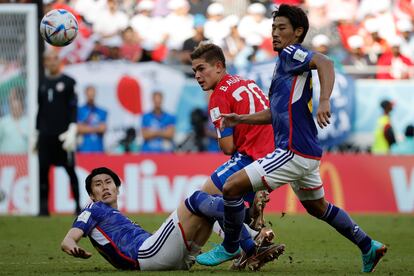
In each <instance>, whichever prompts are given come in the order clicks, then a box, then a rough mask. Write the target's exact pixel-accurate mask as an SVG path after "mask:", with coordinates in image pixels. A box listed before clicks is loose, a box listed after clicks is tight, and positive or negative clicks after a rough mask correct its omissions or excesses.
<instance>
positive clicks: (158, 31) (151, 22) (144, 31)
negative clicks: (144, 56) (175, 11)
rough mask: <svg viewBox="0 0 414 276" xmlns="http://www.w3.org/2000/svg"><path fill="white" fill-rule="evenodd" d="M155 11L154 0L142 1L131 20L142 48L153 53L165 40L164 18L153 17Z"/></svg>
mask: <svg viewBox="0 0 414 276" xmlns="http://www.w3.org/2000/svg"><path fill="white" fill-rule="evenodd" d="M153 9H154V2H153V1H152V0H142V1H140V2H139V3H138V4H137V6H136V11H137V14H136V15H135V16H133V17H132V18H131V21H130V25H131V27H132V28H133V29H134V31H135V32H136V33H137V35H138V38H139V40H140V43H141V47H142V48H143V49H144V50H146V51H152V50H154V49H155V48H156V46H157V45H158V44H160V43H161V42H162V41H163V39H164V33H163V31H162V28H163V27H162V24H163V23H162V20H163V19H162V18H159V17H152V16H151V12H152V10H153Z"/></svg>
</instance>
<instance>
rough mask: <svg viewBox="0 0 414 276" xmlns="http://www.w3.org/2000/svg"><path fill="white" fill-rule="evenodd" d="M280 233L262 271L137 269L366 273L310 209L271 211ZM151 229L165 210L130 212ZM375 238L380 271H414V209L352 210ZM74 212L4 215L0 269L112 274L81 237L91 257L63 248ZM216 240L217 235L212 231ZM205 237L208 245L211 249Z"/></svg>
mask: <svg viewBox="0 0 414 276" xmlns="http://www.w3.org/2000/svg"><path fill="white" fill-rule="evenodd" d="M266 217H267V219H268V221H270V222H271V223H272V225H273V229H274V230H275V232H276V235H277V238H276V240H277V242H279V243H285V244H286V252H285V254H284V255H282V256H281V257H280V258H279V260H276V261H275V262H272V263H269V264H267V265H266V266H265V267H263V268H262V270H261V271H260V272H251V271H247V270H246V271H243V272H234V271H230V270H229V269H228V267H229V263H226V264H222V265H220V266H218V267H214V268H208V267H203V266H200V265H195V266H194V267H193V268H192V269H191V270H190V271H189V272H182V271H180V272H174V271H172V272H139V273H141V274H144V275H185V274H187V275H213V274H219V275H239V274H241V273H243V274H251V273H255V275H267V274H269V275H270V274H272V275H276V274H277V275H355V274H362V273H361V272H360V270H361V257H360V253H359V250H358V249H357V248H356V247H355V246H354V245H353V244H351V243H350V242H348V241H347V240H346V239H344V238H343V237H341V236H340V235H339V234H337V233H336V232H335V230H333V229H332V228H331V227H329V226H328V225H326V224H325V223H324V222H322V221H319V220H316V219H313V218H312V217H310V216H309V215H285V216H283V217H282V216H280V215H278V214H276V215H267V216H266ZM130 218H131V219H132V220H134V221H136V222H137V223H138V224H140V225H141V226H143V227H144V228H146V229H148V230H151V231H153V230H155V229H156V228H158V226H159V225H160V224H161V222H162V221H163V220H164V219H165V218H166V215H148V214H146V215H139V216H130ZM353 218H354V219H355V220H356V221H357V222H358V223H359V225H360V226H361V227H362V228H363V229H364V230H365V231H366V232H367V233H369V234H370V235H371V236H372V237H373V238H374V239H378V240H380V241H382V242H384V243H386V244H387V245H388V247H389V251H388V253H387V254H386V255H385V257H384V258H383V260H382V261H381V263H380V264H379V265H378V266H377V270H376V272H375V274H376V275H414V249H413V247H414V216H413V215H390V214H387V215H385V214H384V215H353ZM72 220H73V217H71V216H52V217H50V218H38V217H19V216H17V217H8V216H3V217H0V275H90V274H96V275H114V274H131V273H134V274H135V273H138V272H131V271H126V272H123V271H117V270H116V269H114V268H113V267H112V266H111V265H110V264H108V263H107V262H106V261H105V260H104V259H103V258H102V257H101V256H100V255H99V254H98V253H97V252H96V251H95V250H94V249H93V247H92V246H91V245H90V243H89V240H88V239H83V240H82V241H81V245H82V246H83V247H84V248H86V249H87V250H89V251H91V252H92V253H93V256H92V257H91V258H90V259H88V260H82V259H75V258H73V257H70V256H68V255H66V254H65V253H63V252H62V251H61V250H60V242H61V240H62V239H63V236H64V235H65V234H66V231H67V230H68V229H69V227H70V226H71V223H72ZM211 240H212V241H213V242H218V241H219V238H217V237H216V235H215V234H214V233H213V236H212V238H211ZM211 246H212V243H207V244H206V246H205V247H204V249H209V248H210V247H211Z"/></svg>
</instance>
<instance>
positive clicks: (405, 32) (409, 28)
mask: <svg viewBox="0 0 414 276" xmlns="http://www.w3.org/2000/svg"><path fill="white" fill-rule="evenodd" d="M397 31H399V32H400V34H401V39H402V41H401V46H400V49H401V54H403V55H404V56H406V57H408V58H409V59H410V60H411V62H413V61H414V36H413V24H412V23H411V22H410V21H409V20H405V19H404V20H400V21H398V22H397Z"/></svg>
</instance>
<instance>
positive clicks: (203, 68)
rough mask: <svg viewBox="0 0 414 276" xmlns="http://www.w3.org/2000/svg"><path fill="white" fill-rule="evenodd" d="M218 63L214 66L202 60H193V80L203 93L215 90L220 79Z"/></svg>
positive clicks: (220, 70)
mask: <svg viewBox="0 0 414 276" xmlns="http://www.w3.org/2000/svg"><path fill="white" fill-rule="evenodd" d="M220 64H221V63H220V62H215V63H214V65H211V64H210V63H208V62H206V61H205V59H203V58H197V59H194V60H193V62H192V68H193V71H194V74H195V79H196V80H197V82H198V84H199V85H200V87H201V88H202V89H203V90H204V91H209V90H212V89H214V88H216V86H217V84H218V82H219V81H220V79H221V72H222V69H221V66H220Z"/></svg>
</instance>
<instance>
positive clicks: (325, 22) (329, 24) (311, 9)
mask: <svg viewBox="0 0 414 276" xmlns="http://www.w3.org/2000/svg"><path fill="white" fill-rule="evenodd" d="M327 4H328V1H327V0H307V1H306V5H307V6H308V17H309V31H308V33H307V35H306V37H305V40H304V41H303V45H304V46H305V47H308V48H311V47H312V39H313V38H314V37H315V36H316V35H318V34H324V35H326V36H327V37H329V39H330V45H331V48H332V49H335V48H337V47H342V44H341V38H340V36H339V32H338V28H337V26H336V23H335V22H333V21H331V20H330V19H329V14H328V5H327Z"/></svg>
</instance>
